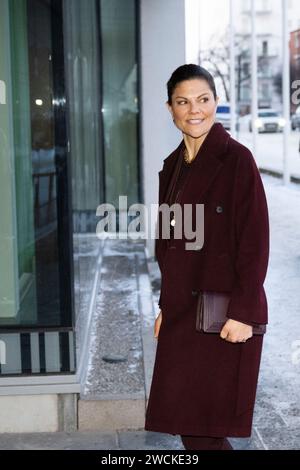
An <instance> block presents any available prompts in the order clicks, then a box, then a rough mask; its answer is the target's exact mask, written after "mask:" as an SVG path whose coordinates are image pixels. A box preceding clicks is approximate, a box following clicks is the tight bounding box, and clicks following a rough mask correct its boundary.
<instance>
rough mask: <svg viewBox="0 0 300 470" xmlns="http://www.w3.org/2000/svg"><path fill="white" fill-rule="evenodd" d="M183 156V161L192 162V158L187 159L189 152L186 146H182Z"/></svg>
mask: <svg viewBox="0 0 300 470" xmlns="http://www.w3.org/2000/svg"><path fill="white" fill-rule="evenodd" d="M183 158H184V161H185V162H186V163H188V164H190V163H192V161H193V160H194V159H192V160H189V154H188V151H187V148H186V147H185V148H184V151H183Z"/></svg>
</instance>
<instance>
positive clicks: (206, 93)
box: [175, 91, 209, 100]
mask: <svg viewBox="0 0 300 470" xmlns="http://www.w3.org/2000/svg"><path fill="white" fill-rule="evenodd" d="M208 94H209V93H208V91H206V92H205V93H202V94H201V95H199V96H197V98H201V96H204V95H208ZM177 98H183V99H184V100H187V99H188V98H186V97H185V96H176V98H175V99H177Z"/></svg>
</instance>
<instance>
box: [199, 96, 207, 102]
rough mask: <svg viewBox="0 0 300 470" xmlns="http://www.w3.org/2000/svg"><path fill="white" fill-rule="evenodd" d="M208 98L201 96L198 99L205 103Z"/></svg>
mask: <svg viewBox="0 0 300 470" xmlns="http://www.w3.org/2000/svg"><path fill="white" fill-rule="evenodd" d="M208 100H209V99H208V98H207V96H206V97H205V98H201V100H200V101H202V102H203V103H206V102H207V101H208Z"/></svg>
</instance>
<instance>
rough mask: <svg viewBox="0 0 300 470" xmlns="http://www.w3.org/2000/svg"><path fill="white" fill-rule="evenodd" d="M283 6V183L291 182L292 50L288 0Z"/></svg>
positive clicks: (282, 0)
mask: <svg viewBox="0 0 300 470" xmlns="http://www.w3.org/2000/svg"><path fill="white" fill-rule="evenodd" d="M281 8H282V56H283V64H282V65H283V67H282V69H283V70H282V101H283V118H284V120H285V126H284V128H283V183H284V185H288V184H289V183H290V169H289V148H288V143H289V136H290V51H289V31H288V14H287V13H288V9H287V2H286V0H281Z"/></svg>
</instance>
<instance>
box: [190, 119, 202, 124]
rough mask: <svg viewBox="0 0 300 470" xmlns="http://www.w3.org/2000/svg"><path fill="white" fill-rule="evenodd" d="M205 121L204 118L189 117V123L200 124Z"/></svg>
mask: <svg viewBox="0 0 300 470" xmlns="http://www.w3.org/2000/svg"><path fill="white" fill-rule="evenodd" d="M203 121H204V119H188V121H187V122H188V123H189V124H192V125H198V124H201V123H202V122H203Z"/></svg>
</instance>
